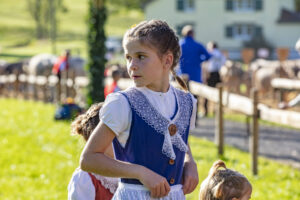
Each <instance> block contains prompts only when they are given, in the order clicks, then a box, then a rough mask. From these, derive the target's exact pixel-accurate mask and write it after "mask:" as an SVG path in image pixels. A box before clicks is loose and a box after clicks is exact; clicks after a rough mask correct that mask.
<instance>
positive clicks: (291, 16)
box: [277, 8, 300, 23]
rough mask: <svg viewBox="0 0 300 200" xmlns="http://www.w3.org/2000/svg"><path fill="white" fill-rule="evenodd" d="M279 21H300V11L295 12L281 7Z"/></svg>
mask: <svg viewBox="0 0 300 200" xmlns="http://www.w3.org/2000/svg"><path fill="white" fill-rule="evenodd" d="M277 22H278V23H300V12H293V11H290V10H287V9H285V8H282V9H281V13H280V17H279V19H278V20H277Z"/></svg>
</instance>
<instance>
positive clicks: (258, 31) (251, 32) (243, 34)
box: [225, 24, 262, 41]
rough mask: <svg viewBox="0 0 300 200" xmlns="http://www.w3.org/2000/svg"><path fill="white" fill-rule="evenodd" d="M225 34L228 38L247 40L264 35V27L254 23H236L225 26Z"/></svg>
mask: <svg viewBox="0 0 300 200" xmlns="http://www.w3.org/2000/svg"><path fill="white" fill-rule="evenodd" d="M225 35H226V37H227V38H234V39H238V40H244V41H246V40H250V39H251V38H252V37H256V36H260V35H262V28H261V27H260V26H256V25H253V24H234V25H230V26H227V27H226V28H225Z"/></svg>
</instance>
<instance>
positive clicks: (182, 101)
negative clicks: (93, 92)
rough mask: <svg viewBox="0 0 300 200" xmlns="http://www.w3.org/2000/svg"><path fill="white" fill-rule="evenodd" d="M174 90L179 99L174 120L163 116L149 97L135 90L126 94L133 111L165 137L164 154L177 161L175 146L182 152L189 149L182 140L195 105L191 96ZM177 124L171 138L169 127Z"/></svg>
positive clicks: (131, 89) (130, 90)
mask: <svg viewBox="0 0 300 200" xmlns="http://www.w3.org/2000/svg"><path fill="white" fill-rule="evenodd" d="M172 89H173V92H174V94H175V96H176V99H177V105H178V109H177V113H176V115H175V117H174V119H173V120H169V119H167V118H165V117H164V116H162V115H161V114H160V113H159V112H158V111H157V110H156V109H155V108H154V107H153V106H152V105H151V103H150V102H149V100H148V99H147V97H146V96H145V95H144V94H143V93H142V92H140V91H139V90H137V89H135V88H130V89H128V90H126V91H125V92H124V93H125V95H126V96H127V97H128V99H129V104H130V106H131V108H132V109H134V111H135V112H136V113H137V114H138V115H139V116H140V117H141V118H142V119H143V120H144V121H145V122H146V123H147V124H148V125H149V126H151V127H152V128H154V130H155V131H156V132H158V133H160V134H162V135H164V136H165V139H164V143H163V146H162V153H163V154H164V155H166V156H167V157H168V158H170V159H173V160H175V159H176V155H175V153H174V149H173V145H174V146H176V147H177V148H178V149H179V150H180V151H182V152H187V151H188V147H187V145H186V144H185V142H184V141H183V139H182V135H183V134H184V133H185V131H186V129H187V128H188V127H189V124H190V117H191V114H192V110H193V103H192V99H191V96H190V95H189V94H187V93H185V92H183V91H180V90H177V89H174V88H173V87H172ZM171 124H175V125H176V127H177V132H176V134H175V135H173V136H170V134H169V131H168V127H169V126H170V125H171Z"/></svg>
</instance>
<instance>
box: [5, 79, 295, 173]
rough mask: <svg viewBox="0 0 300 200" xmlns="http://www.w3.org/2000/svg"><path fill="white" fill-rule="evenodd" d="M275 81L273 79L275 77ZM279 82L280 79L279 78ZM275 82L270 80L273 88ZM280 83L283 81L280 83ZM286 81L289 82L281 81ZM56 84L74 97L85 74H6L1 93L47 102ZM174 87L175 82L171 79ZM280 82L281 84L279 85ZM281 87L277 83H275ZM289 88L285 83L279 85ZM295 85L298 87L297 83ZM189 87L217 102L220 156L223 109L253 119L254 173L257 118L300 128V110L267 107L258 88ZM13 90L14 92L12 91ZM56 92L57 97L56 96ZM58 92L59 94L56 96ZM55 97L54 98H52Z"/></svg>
mask: <svg viewBox="0 0 300 200" xmlns="http://www.w3.org/2000/svg"><path fill="white" fill-rule="evenodd" d="M275 80H276V79H275ZM105 81H106V83H109V82H111V81H112V80H111V79H106V80H105ZM279 82H280V81H279ZM275 83H278V82H276V81H274V82H272V85H273V84H274V85H273V86H274V87H275V85H276V84H275ZM281 83H282V82H281ZM284 83H285V84H288V83H289V82H286V81H284ZM58 84H60V86H61V87H62V88H66V89H68V88H69V89H70V90H71V91H73V92H70V94H72V95H70V96H73V97H75V98H76V96H78V95H79V93H80V89H83V88H85V87H86V86H87V84H88V79H87V78H86V77H76V78H75V77H74V78H73V79H68V80H67V81H65V80H64V79H63V80H62V81H61V82H60V83H59V81H58V79H57V77H56V76H49V77H45V76H26V75H22V74H21V75H19V76H15V75H9V76H0V95H3V96H18V95H22V96H23V97H24V98H30V97H31V98H33V99H36V100H44V101H46V102H55V99H56V101H58V100H59V99H60V98H62V97H61V95H60V94H57V92H56V91H57V87H58ZM172 84H173V85H174V86H175V87H178V85H177V84H176V83H175V82H172ZM118 85H119V87H120V88H121V89H126V88H128V87H131V86H133V81H132V80H130V79H120V80H119V83H118ZM278 85H280V84H278ZM296 86H297V85H296V84H294V83H291V84H290V87H291V88H292V89H295V87H296ZM276 87H278V88H280V87H279V86H276ZM282 87H285V88H288V86H287V85H285V86H282ZM297 87H298V86H297ZM189 88H190V91H191V93H192V94H194V95H197V96H200V97H203V98H207V99H208V100H209V101H212V102H214V103H216V104H217V105H218V107H217V113H216V116H215V117H216V118H215V120H216V126H215V129H216V130H215V142H216V144H217V146H218V153H219V154H220V155H222V154H223V153H224V125H223V123H224V121H223V115H224V109H223V107H226V108H227V109H230V110H233V111H237V112H239V113H242V114H244V115H246V116H248V118H252V120H250V121H251V128H249V129H250V130H251V131H250V140H249V150H250V153H251V158H252V159H251V166H252V167H251V168H252V172H253V174H258V143H259V140H258V138H259V119H262V120H265V121H269V122H274V123H278V124H282V125H288V126H290V127H294V128H300V113H299V112H293V111H286V110H279V109H273V108H269V107H268V106H266V105H264V104H261V103H258V100H257V91H256V90H252V91H251V98H248V97H245V96H241V95H237V94H233V93H228V92H227V91H223V88H222V85H221V84H220V85H218V88H212V87H209V86H207V85H204V84H200V83H197V82H194V81H190V82H189ZM11 93H13V95H12V94H11ZM55 95H56V96H55ZM57 95H59V97H57ZM55 97H56V98H55Z"/></svg>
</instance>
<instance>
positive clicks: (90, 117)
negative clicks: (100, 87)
mask: <svg viewBox="0 0 300 200" xmlns="http://www.w3.org/2000/svg"><path fill="white" fill-rule="evenodd" d="M102 105H103V103H97V104H93V105H92V106H91V107H90V108H89V109H88V110H87V111H86V112H85V113H84V114H81V115H79V116H78V117H77V118H76V119H75V120H74V121H73V122H72V125H71V128H72V130H71V132H72V134H79V135H82V136H83V138H84V139H85V141H87V140H88V139H89V137H90V135H91V133H92V132H93V130H94V129H95V128H96V126H97V124H98V123H99V121H100V120H99V111H100V109H101V107H102Z"/></svg>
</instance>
